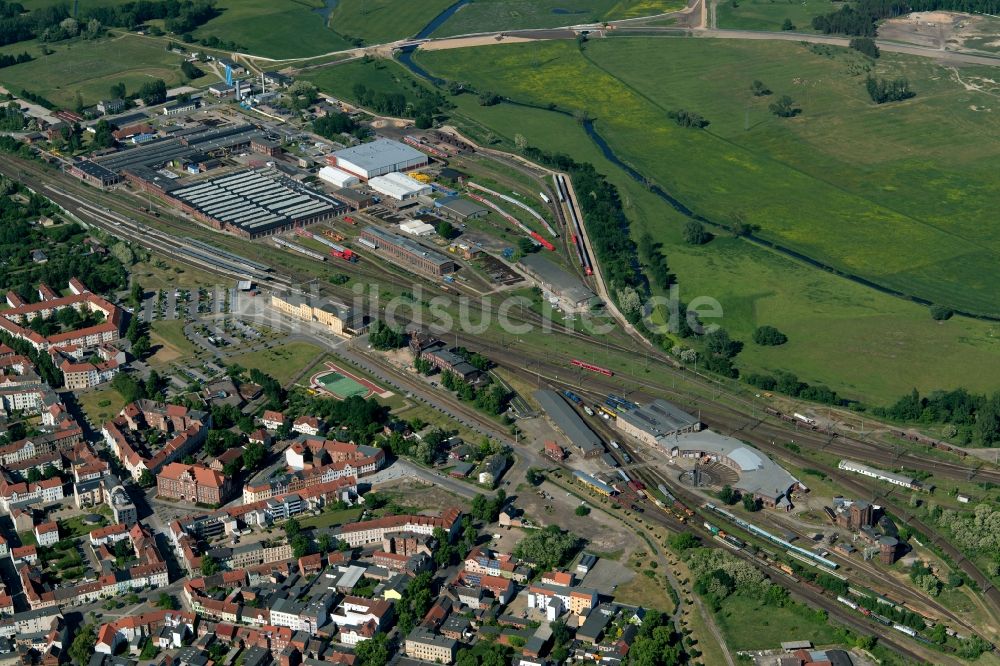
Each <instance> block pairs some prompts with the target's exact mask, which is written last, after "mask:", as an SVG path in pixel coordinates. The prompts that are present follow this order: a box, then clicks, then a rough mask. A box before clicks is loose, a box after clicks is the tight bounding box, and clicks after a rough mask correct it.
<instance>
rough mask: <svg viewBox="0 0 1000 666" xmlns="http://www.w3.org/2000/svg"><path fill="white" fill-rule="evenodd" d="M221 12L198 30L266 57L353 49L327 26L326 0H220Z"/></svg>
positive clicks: (199, 33) (199, 35) (197, 34)
mask: <svg viewBox="0 0 1000 666" xmlns="http://www.w3.org/2000/svg"><path fill="white" fill-rule="evenodd" d="M216 6H217V7H218V8H219V9H220V10H221V12H222V13H221V15H220V16H218V17H216V18H214V19H212V20H211V21H209V22H208V23H206V24H205V25H203V26H201V27H200V28H198V30H196V31H195V33H194V36H195V38H196V39H203V38H205V37H209V36H213V35H214V36H216V37H218V38H219V39H221V40H223V41H227V42H228V41H232V42H236V44H237V45H239V46H240V48H241V50H243V51H245V52H247V53H251V54H253V55H257V56H263V57H266V58H278V59H282V58H304V57H308V56H315V55H320V54H323V53H328V52H330V51H339V50H343V49H349V48H351V46H352V45H351V44H350V43H349V42H348V41H347V40H346V39H344V38H343V37H342V36H341V35H340V34H338V33H337V32H335V31H333V30H330V29H329V28H327V27H326V26H325V25H324V20H323V15H322V14H321V13H320V11H319V10H322V8H323V6H324V5H323V2H322V0H219V1H218V2H217V3H216Z"/></svg>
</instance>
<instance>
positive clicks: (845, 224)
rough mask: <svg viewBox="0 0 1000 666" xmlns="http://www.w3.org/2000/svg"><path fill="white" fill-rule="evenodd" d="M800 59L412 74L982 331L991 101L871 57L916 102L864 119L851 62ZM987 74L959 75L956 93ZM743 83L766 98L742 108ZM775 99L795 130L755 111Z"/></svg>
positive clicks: (537, 63) (725, 48)
mask: <svg viewBox="0 0 1000 666" xmlns="http://www.w3.org/2000/svg"><path fill="white" fill-rule="evenodd" d="M815 51H818V52H814V50H812V49H810V48H807V47H806V46H803V45H800V44H794V43H768V42H758V41H752V42H735V41H728V40H727V41H713V40H678V39H657V38H615V39H608V40H595V41H593V42H591V43H589V44H588V45H587V47H586V49H585V51H584V52H583V53H582V54H581V53H580V52H579V51H578V49H577V48H576V46H575V45H573V44H568V43H565V42H547V43H544V44H539V43H533V44H519V45H504V46H490V47H482V48H480V49H477V52H476V54H475V55H476V57H475V58H470V57H468V54H466V53H463V52H461V51H438V52H426V53H421V54H420V55H419V61H420V62H421V63H422V65H423V66H425V67H427V68H429V69H430V70H431V71H433V72H435V73H437V74H439V75H442V76H444V77H445V78H449V79H457V80H465V81H470V82H471V83H472V84H473V85H475V86H479V87H482V88H488V89H490V90H493V91H495V92H498V93H500V94H503V95H507V96H510V97H512V98H514V99H517V100H520V101H527V102H532V103H537V104H541V105H546V104H550V103H554V104H556V105H558V106H559V107H560V108H562V109H565V110H571V111H573V112H575V113H586V114H588V115H589V116H590V117H592V118H594V119H595V124H596V127H597V129H598V131H599V132H600V133H601V134H602V135H603V136H604V138H605V139H606V140H607V142H608V144H609V145H610V147H611V149H612V150H614V151H615V152H616V153H617V155H618V156H619V157H620V158H621V159H622V160H624V161H625V162H627V163H629V164H631V165H632V166H633V167H634V168H636V169H637V170H638V171H639V172H641V173H642V174H643V175H644V176H645V177H646V179H647V180H649V181H651V182H653V183H655V184H657V185H659V186H660V187H662V188H663V189H665V190H666V191H667V192H669V193H670V194H672V195H673V196H674V197H676V198H677V199H679V200H680V201H681V202H683V203H684V204H685V205H686V206H687V207H688V208H690V209H692V210H694V211H695V212H696V213H699V214H701V215H703V216H705V217H707V218H708V219H710V220H712V221H715V222H717V223H719V224H722V225H732V224H733V221H734V220H737V219H738V220H745V221H746V222H747V223H749V224H751V225H755V226H757V227H758V228H759V231H758V235H759V236H761V237H762V238H764V239H767V240H770V241H773V242H775V243H778V244H780V245H783V246H785V247H788V248H790V249H792V250H794V251H797V252H799V253H801V254H803V255H806V256H808V257H811V258H812V259H814V260H817V261H819V262H822V263H824V264H826V265H829V266H832V267H834V268H835V269H837V270H839V271H842V272H844V273H847V274H851V275H858V276H861V277H863V278H866V279H869V280H872V281H873V282H876V283H877V284H881V285H883V286H886V287H888V288H892V289H895V290H899V291H901V292H903V293H907V294H912V295H916V296H919V297H922V298H926V299H928V300H930V301H932V302H935V303H940V304H943V305H947V306H950V307H954V308H957V309H962V310H966V311H972V312H980V313H989V314H996V313H998V305H997V304H998V303H1000V280H997V279H996V278H997V277H998V275H997V270H998V269H997V267H998V262H997V259H998V256H997V254H998V252H1000V234H997V233H996V231H995V230H994V229H993V228H991V227H990V226H987V225H984V224H983V221H984V220H985V219H987V218H988V211H989V210H990V209H991V208H992V205H993V202H995V201H996V200H997V198H998V196H1000V175H998V172H997V170H996V169H995V168H993V167H994V166H995V165H996V161H997V157H998V150H997V145H998V144H997V142H996V138H997V137H998V136H1000V119H997V118H996V116H991V115H990V114H989V113H986V112H984V111H983V110H982V109H984V108H990V104H991V103H992V100H993V97H991V96H990V95H988V94H985V93H981V92H978V91H973V90H967V89H966V88H965V87H963V86H961V85H959V84H958V83H956V82H955V81H954V80H953V79H952V78H951V77H952V72H951V70H949V69H946V68H943V67H941V66H939V65H936V64H934V63H932V62H929V61H924V60H920V59H917V58H913V57H891V56H883V58H882V59H881V60H879V61H878V64H877V65H876V66H875V68H874V70H875V72H876V73H877V74H878V75H880V76H886V77H891V76H899V75H905V76H907V77H908V78H909V80H910V81H911V82H912V85H913V88H914V89H915V90H916V91H917V97H916V98H915V99H912V100H908V101H906V102H902V103H897V104H892V105H884V106H876V105H874V104H873V103H872V102H870V100H869V99H868V97H867V93H866V92H865V90H864V76H863V75H862V72H863V71H864V70H863V68H864V67H865V66H866V61H865V60H864V58H863V57H862V56H860V55H859V54H855V53H849V52H847V51H846V50H845V49H837V48H833V47H825V46H823V47H817V48H816V49H815ZM637 62H641V63H643V66H642V67H636V66H635V63H637ZM679 62H683V63H684V66H683V67H679V66H677V65H676V63H679ZM986 74H987V73H986V72H982V71H978V70H976V69H975V68H969V69H968V70H965V71H963V72H962V77H963V79H964V80H966V81H969V80H972V81H975V80H976V79H975V77H977V76H978V77H984V76H986ZM754 79H759V80H762V81H763V82H764V83H765V84H766V85H767V86H768V87H769V88H770V89H771V90H773V92H774V94H773V95H771V96H767V97H754V96H753V95H751V93H750V89H749V85H750V82H751V81H753V80H754ZM783 94H789V95H791V96H792V97H793V99H795V100H796V102H797V103H798V105H799V106H800V107H801V108H802V109H803V112H802V114H801V115H799V116H798V117H796V118H790V119H779V118H777V117H775V116H773V115H772V114H771V113H770V112H769V111H768V109H767V106H768V104H769V103H770V101H771V100H772V99H773V98H774V97H775V96H778V95H783ZM678 109H686V110H689V111H694V112H697V113H701V114H702V115H704V116H706V117H707V118H708V119H709V120H710V121H711V125H710V126H709V127H708V129H707V130H703V131H698V130H691V129H686V128H681V127H678V126H677V125H676V124H674V123H673V122H671V121H670V120H669V119H668V118H667V113H668V112H669V111H672V110H678ZM691 156H697V158H696V159H691Z"/></svg>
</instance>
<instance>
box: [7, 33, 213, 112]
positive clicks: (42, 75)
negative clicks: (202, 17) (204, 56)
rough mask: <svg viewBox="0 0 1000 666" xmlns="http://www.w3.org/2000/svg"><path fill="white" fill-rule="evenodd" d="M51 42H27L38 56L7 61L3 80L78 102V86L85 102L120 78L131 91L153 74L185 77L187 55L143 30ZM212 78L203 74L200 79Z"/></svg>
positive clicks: (68, 103) (170, 81)
mask: <svg viewBox="0 0 1000 666" xmlns="http://www.w3.org/2000/svg"><path fill="white" fill-rule="evenodd" d="M48 47H49V48H50V49H52V51H53V53H51V54H50V55H47V56H43V55H40V54H39V52H38V50H37V49H33V48H28V49H27V50H28V51H29V52H30V53H32V55H34V56H36V58H35V60H32V61H31V62H26V63H23V64H20V65H14V66H12V67H5V68H4V70H3V77H2V83H3V85H4V86H5V87H6V88H8V89H9V90H11V91H12V92H15V93H16V92H18V91H20V90H22V89H27V90H29V91H31V92H33V93H37V94H40V95H42V96H43V97H46V98H47V99H49V100H51V101H52V102H53V103H55V104H58V105H62V106H65V107H68V108H73V107H74V105H75V103H76V93H77V92H78V91H79V93H80V94H81V95H82V96H83V101H84V103H85V104H96V103H97V102H98V101H99V100H100V99H103V98H107V97H108V94H109V93H108V90H109V88H111V86H112V85H114V84H115V83H118V82H119V81H122V82H124V83H125V87H126V88H127V89H128V91H129V92H133V91H135V90H137V89H138V88H139V87H140V86H141V85H142V84H143V83H145V82H147V81H150V80H154V79H163V80H164V81H165V82H166V83H167V85H168V86H175V85H179V84H180V83H181V81H182V76H181V70H180V66H181V62H182V61H183V59H182V58H181V57H180V56H179V55H177V54H174V53H170V52H168V51H167V50H166V49H165V48H164V43H163V42H162V41H159V40H155V39H147V38H145V37H142V36H140V35H136V34H124V35H119V36H116V37H112V38H109V39H102V40H99V41H94V42H70V43H59V42H55V43H52V44H49V45H48ZM9 48H10V49H11V50H13V51H14V52H20V51H23V50H25V49H24V47H23V46H21V45H13V46H12V47H9ZM209 80H210V79H208V78H207V77H202V78H201V79H197V80H196V81H195V84H196V85H197V84H199V83H203V82H206V81H209Z"/></svg>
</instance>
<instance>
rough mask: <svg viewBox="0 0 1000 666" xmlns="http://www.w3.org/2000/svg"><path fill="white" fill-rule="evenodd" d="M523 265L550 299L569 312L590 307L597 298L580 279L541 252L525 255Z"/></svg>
mask: <svg viewBox="0 0 1000 666" xmlns="http://www.w3.org/2000/svg"><path fill="white" fill-rule="evenodd" d="M521 266H523V267H524V268H525V270H526V271H527V273H528V275H530V276H531V277H532V278H533V279H534V280H535V281H536V282H537V284H538V287H539V288H540V289H541V290H542V291H543V292H545V293H546V294H547V296H548V297H549V300H550V301H551V302H553V303H555V304H558V305H559V307H560V308H562V309H563V310H566V311H567V312H574V311H579V310H587V309H590V306H591V304H592V303H593V302H594V300H595V299H596V298H597V297H596V295H595V294H594V292H592V291H591V290H590V289H588V288H587V287H586V285H584V284H583V283H582V282H580V280H579V279H577V278H575V277H573V276H572V275H570V274H569V273H567V272H566V271H564V270H563V269H561V268H559V266H557V265H555V264H554V263H552V262H551V261H549V260H548V259H546V258H545V257H544V256H542V255H540V254H528V255H525V256H524V257H522V258H521Z"/></svg>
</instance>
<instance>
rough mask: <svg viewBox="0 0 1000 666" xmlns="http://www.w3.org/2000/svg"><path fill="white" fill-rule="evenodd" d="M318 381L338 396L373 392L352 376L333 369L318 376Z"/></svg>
mask: <svg viewBox="0 0 1000 666" xmlns="http://www.w3.org/2000/svg"><path fill="white" fill-rule="evenodd" d="M316 382H317V383H318V384H319V385H320V386H322V387H323V388H324V389H326V390H327V391H329V392H330V393H332V394H334V395H335V396H337V397H338V398H349V397H351V396H352V395H360V396H367V395H368V394H369V393H371V391H369V390H368V389H366V388H365V387H364V386H362V385H361V384H359V383H357V382H356V381H354V380H353V379H351V378H350V377H345V376H344V375H342V374H340V373H338V372H334V371H332V370H331V371H330V372H327V373H325V374H322V375H320V376H319V377H317V378H316Z"/></svg>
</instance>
